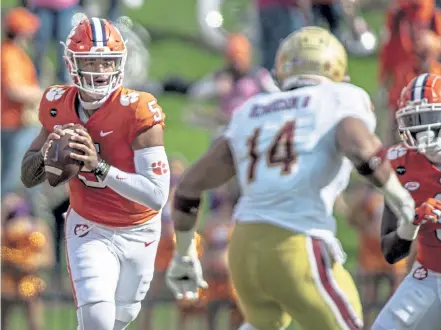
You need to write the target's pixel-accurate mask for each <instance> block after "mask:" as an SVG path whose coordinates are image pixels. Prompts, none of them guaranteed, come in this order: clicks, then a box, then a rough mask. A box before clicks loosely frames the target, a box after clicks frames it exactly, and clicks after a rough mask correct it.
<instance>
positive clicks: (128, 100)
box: [120, 92, 139, 107]
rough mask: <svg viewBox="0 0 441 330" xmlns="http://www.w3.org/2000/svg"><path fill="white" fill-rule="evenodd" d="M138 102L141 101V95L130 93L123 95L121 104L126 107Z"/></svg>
mask: <svg viewBox="0 0 441 330" xmlns="http://www.w3.org/2000/svg"><path fill="white" fill-rule="evenodd" d="M138 100H139V93H136V92H130V93H128V94H126V95H121V98H120V103H121V105H123V106H125V107H126V106H128V105H130V104H132V103H135V102H137V101H138Z"/></svg>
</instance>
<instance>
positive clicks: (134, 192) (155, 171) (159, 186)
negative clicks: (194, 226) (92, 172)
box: [104, 146, 170, 211]
mask: <svg viewBox="0 0 441 330" xmlns="http://www.w3.org/2000/svg"><path fill="white" fill-rule="evenodd" d="M134 157H135V168H136V173H127V172H123V171H121V170H119V169H117V168H116V167H113V166H111V167H110V170H109V173H107V176H106V178H105V179H104V183H105V184H106V185H107V186H109V188H111V189H112V190H114V191H115V192H117V193H118V194H120V195H121V196H123V197H125V198H127V199H129V200H131V201H134V202H136V203H139V204H141V205H144V206H147V207H149V208H151V209H153V210H157V211H159V210H160V209H161V208H162V207H163V206H164V205H165V203H166V202H167V200H168V195H169V189H170V169H169V165H168V160H167V154H166V153H165V149H164V147H162V146H160V147H151V148H145V149H141V150H135V155H134Z"/></svg>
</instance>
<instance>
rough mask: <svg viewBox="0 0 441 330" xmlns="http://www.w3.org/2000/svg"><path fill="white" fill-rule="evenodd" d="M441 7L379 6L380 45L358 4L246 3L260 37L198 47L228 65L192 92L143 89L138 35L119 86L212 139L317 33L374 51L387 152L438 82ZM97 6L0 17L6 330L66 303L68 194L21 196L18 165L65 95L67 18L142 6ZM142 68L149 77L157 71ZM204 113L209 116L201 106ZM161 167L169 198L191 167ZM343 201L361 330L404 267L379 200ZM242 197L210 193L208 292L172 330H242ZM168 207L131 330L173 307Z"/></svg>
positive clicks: (155, 84) (204, 249) (40, 7)
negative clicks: (169, 99)
mask: <svg viewBox="0 0 441 330" xmlns="http://www.w3.org/2000/svg"><path fill="white" fill-rule="evenodd" d="M152 1H156V0H152ZM158 1H159V0H158ZM207 1H208V0H207ZM210 1H211V0H210ZM253 2H254V3H253ZM439 2H441V1H435V0H391V1H386V2H381V1H376V2H375V3H376V5H377V6H380V7H379V8H387V10H386V11H383V12H385V13H386V14H385V26H384V29H383V33H381V34H380V35H379V36H376V35H375V34H374V33H373V32H372V31H371V29H370V27H369V26H368V24H367V23H366V21H365V20H364V19H363V18H362V16H361V15H360V11H359V9H360V8H361V6H362V5H363V4H362V3H359V2H358V1H355V0H341V1H339V0H297V1H293V0H254V1H253V0H250V5H253V8H254V12H255V14H256V22H257V23H256V24H257V25H258V26H260V28H259V29H257V31H258V36H257V37H256V36H255V35H248V34H247V33H240V32H239V33H227V32H225V31H224V32H222V37H223V38H224V39H223V40H221V41H220V42H219V43H216V42H215V40H214V37H213V39H210V40H208V41H207V40H206V41H205V42H206V43H208V44H210V43H212V44H213V45H214V46H215V48H218V49H220V51H221V52H222V53H223V56H224V59H225V64H224V65H223V66H222V67H220V68H213V71H212V72H207V75H206V76H204V77H201V78H200V79H199V80H195V81H189V80H188V79H185V78H184V77H179V76H172V77H169V78H167V79H165V80H164V81H152V80H149V78H148V76H147V70H148V67H147V64H146V61H148V51H147V50H146V49H145V48H146V47H145V45H144V44H143V40H145V39H144V35H143V32H142V30H138V31H135V30H134V29H131V28H126V29H123V31H122V32H123V34H127V36H128V42H129V44H128V47H129V57H128V64H127V65H128V69H127V70H126V72H129V73H128V74H127V77H126V85H127V87H132V88H136V89H140V90H144V91H148V92H151V93H153V94H154V95H158V94H161V93H179V94H184V95H185V96H186V97H187V98H188V99H189V100H190V101H191V104H192V106H191V111H189V112H188V113H187V114H186V118H187V124H190V125H197V126H202V127H204V128H209V129H210V132H212V138H213V139H214V138H215V137H216V135H217V134H218V133H219V132H220V131H221V130H222V128H223V127H224V126H225V125H226V124H227V123H228V121H229V118H230V117H231V114H232V113H233V112H234V111H235V109H237V107H239V106H240V105H241V104H243V103H244V102H245V101H246V100H247V99H248V98H250V97H252V96H253V95H255V94H258V93H271V92H275V91H278V87H277V82H275V81H273V79H272V75H271V70H272V68H273V64H274V57H275V52H276V50H277V47H278V45H279V41H280V40H281V39H283V38H284V37H286V36H287V35H288V34H289V33H291V32H292V31H294V30H296V29H299V28H300V27H302V26H305V25H312V24H319V25H325V26H328V27H329V29H330V31H331V32H332V33H334V34H335V35H336V36H337V37H338V38H340V39H341V40H342V41H343V43H344V44H345V45H346V47H347V49H348V51H349V53H350V54H351V55H353V56H376V55H373V54H374V53H376V51H377V48H378V56H379V73H378V84H379V86H380V89H379V94H378V95H376V96H375V99H378V100H383V99H384V100H385V101H387V102H385V103H384V104H383V103H381V102H380V106H382V107H383V108H384V109H389V121H388V122H387V123H388V124H387V127H384V128H383V130H384V132H383V133H384V134H383V137H384V138H385V139H386V141H388V142H389V144H391V143H393V142H396V141H397V138H396V136H395V135H396V134H395V130H394V127H395V120H394V113H395V111H396V103H397V99H398V97H399V93H400V90H401V88H402V87H403V86H404V85H406V84H407V82H408V81H409V80H410V79H411V78H412V77H414V76H415V75H417V74H419V73H423V72H433V73H437V74H441V63H440V62H439V58H440V53H441V41H440V40H441V39H440V38H441V14H440V12H439V11H438V9H437V8H436V5H437V4H438V5H439V4H440V3H439ZM103 4H104V2H101V1H87V0H83V1H79V0H25V1H22V3H21V4H19V5H21V6H19V7H15V8H9V9H5V10H3V12H2V15H3V20H2V24H3V26H2V31H3V36H2V45H1V52H2V54H1V55H2V56H1V79H2V81H1V83H2V84H1V107H2V110H1V198H2V201H1V203H2V205H1V206H2V207H1V224H2V228H1V229H2V231H1V244H2V250H1V253H2V276H1V291H2V295H1V302H2V309H1V313H2V314H1V317H2V324H1V326H2V329H5V330H7V329H12V328H8V323H7V322H8V315H9V313H10V311H11V307H12V306H14V305H16V304H19V305H21V306H23V307H24V310H25V313H26V319H27V321H28V322H27V323H28V326H29V329H32V330H40V329H41V330H42V329H46V328H45V326H44V320H43V314H42V311H43V301H44V299H43V298H44V297H45V295H50V294H51V292H52V293H57V294H59V293H65V294H66V295H69V294H70V288H69V283H66V278H67V276H66V273H65V269H64V268H65V261H64V255H63V253H64V248H63V244H64V242H63V230H64V213H65V212H66V210H67V208H68V206H69V197H68V196H69V195H68V194H69V192H68V188H67V186H64V187H61V188H56V189H54V188H49V186H40V187H36V188H33V189H24V187H23V186H22V185H21V182H20V163H21V159H22V157H23V155H24V153H25V151H26V150H27V148H28V147H29V144H30V142H31V141H32V139H33V138H34V136H35V135H36V134H37V133H38V131H39V129H40V126H39V121H38V104H39V101H40V98H41V95H42V92H43V90H44V89H45V88H46V87H48V86H49V85H51V84H69V77H68V74H67V72H66V67H65V65H64V59H63V47H62V46H61V45H59V41H65V40H66V38H67V36H68V34H69V31H70V30H71V28H72V24H73V23H72V22H73V18H74V15H75V14H77V13H80V12H82V13H85V14H86V15H89V16H92V15H99V16H102V17H105V18H108V19H110V20H112V21H118V20H119V17H121V16H122V15H123V14H124V7H125V6H140V5H142V1H135V0H130V1H129V0H127V1H125V2H124V3H123V2H121V1H118V0H111V1H109V2H107V3H106V4H107V6H104V7H103ZM120 21H121V20H120ZM207 22H208V24H207V25H206V26H203V25H201V29H212V30H213V31H201V38H202V39H203V38H204V35H205V36H213V35H215V33H217V31H215V30H216V29H217V28H218V27H216V26H215V25H213V24H212V22H210V20H208V21H207ZM210 33H211V34H210ZM213 33H214V34H213ZM256 40H257V42H256ZM54 43H55V45H56V59H57V61H56V62H52V61H51V60H50V59H49V55H48V50H49V49H50V48H51V45H52V44H54ZM219 45H220V46H219ZM131 46H132V47H133V48H132V49H133V50H131V48H130V47H131ZM131 52H132V53H131ZM131 56H132V57H131ZM150 65H153V66H154V63H150ZM144 67H145V69H144ZM130 72H132V74H131V73H130ZM139 72H141V75H140V74H139ZM349 79H350V77H349V76H348V80H349ZM381 96H383V99H382V98H381ZM378 100H377V101H378ZM206 101H210V102H211V104H212V105H210V106H208V105H207V104H206V103H205V102H206ZM213 104H214V106H213ZM379 111H383V109H381V110H379ZM169 134H170V133H169ZM169 157H170V164H171V165H170V166H171V173H172V178H171V185H172V189H171V193H170V196H173V186H174V185H175V184H176V182H177V181H178V180H179V176H180V175H181V173H182V172H183V171H184V170H185V168H186V166H187V160H186V159H185V157H183V156H182V155H179V154H172V155H169ZM345 195H346V196H350V198H344V199H342V201H341V202H340V203H339V205H338V207H337V212H339V213H340V214H341V215H343V216H344V217H345V218H346V219H347V221H348V222H349V224H350V225H351V226H352V227H353V228H354V229H355V230H356V231H357V232H358V233H359V235H360V238H359V242H360V249H359V255H358V268H357V274H358V275H360V276H359V278H364V279H365V280H363V281H360V282H359V285H360V292H361V295H362V299H363V300H364V303H363V306H364V308H365V317H366V325H367V327H368V326H369V318H370V317H372V316H369V315H370V313H373V311H375V310H376V308H377V307H378V304H379V303H381V302H384V299H386V298H387V295H389V294H390V293H391V292H392V291H393V290H394V288H395V287H396V285H397V283H399V281H400V279H401V278H402V276H403V275H404V274H405V272H406V263H405V262H403V263H399V264H398V265H395V266H390V265H388V264H387V263H386V262H385V261H384V259H383V256H382V254H381V251H380V243H379V237H380V235H379V228H380V221H381V214H382V208H383V200H382V196H381V195H380V194H379V193H377V192H376V191H375V189H372V188H370V187H369V186H367V185H365V184H364V183H360V182H356V183H354V184H352V185H351V187H350V188H349V190H348V192H347V193H346V194H345ZM238 196H239V191H238V187H237V185H236V184H235V182H230V183H228V184H227V185H225V186H224V187H222V188H220V189H218V190H216V191H213V192H211V193H210V196H209V197H210V198H209V203H208V204H209V205H208V207H207V209H208V210H207V213H206V215H205V219H204V223H205V224H206V225H205V226H204V228H203V229H202V230H201V231H200V232H199V234H200V253H201V260H202V264H203V266H204V268H205V269H207V271H206V278H207V280H208V282H209V284H210V287H209V289H207V290H206V291H204V292H202V293H201V296H202V298H201V300H200V301H199V302H198V303H196V304H186V303H185V302H184V303H181V304H180V305H179V306H178V310H179V319H180V321H181V322H182V324H184V325H181V326H180V329H192V327H191V326H189V327H186V326H185V324H186V322H187V320H188V319H189V317H194V316H195V317H198V318H200V319H203V320H204V322H206V324H207V325H206V327H205V328H206V329H215V328H216V327H215V323H216V322H215V320H216V314H217V312H218V311H219V310H221V309H225V308H226V309H227V310H228V311H229V313H231V315H230V316H231V317H230V326H231V329H237V327H238V325H239V324H240V323H241V315H240V312H239V311H238V309H237V307H236V305H235V295H234V290H233V289H232V288H231V286H230V283H229V280H228V272H227V264H226V249H227V246H228V239H229V234H230V232H231V229H232V228H231V226H232V221H231V215H232V210H233V207H234V205H235V202H236V200H237V198H238ZM169 205H170V201H169V203H168V204H167V205H166V207H165V209H164V211H163V227H162V233H163V235H162V240H161V243H160V246H159V250H158V256H157V260H156V269H155V270H156V275H155V277H154V281H153V283H152V286H151V289H150V292H149V294H148V298H147V301H146V306H145V313H141V315H140V320H138V328H139V329H152V325H151V324H150V321H151V319H152V317H151V315H152V313H153V310H154V308H155V307H156V306H157V305H158V304H161V303H163V302H171V301H173V299H172V296H171V294H170V292H168V289H167V288H166V287H165V284H164V272H165V270H166V268H167V265H168V262H169V260H170V258H171V255H172V252H173V246H174V234H173V223H172V219H171V215H170V206H169ZM384 281H386V282H387V284H386V287H387V290H386V296H384V294H383V293H384V289H383V288H384V284H382V283H384ZM48 283H50V285H49V284H48Z"/></svg>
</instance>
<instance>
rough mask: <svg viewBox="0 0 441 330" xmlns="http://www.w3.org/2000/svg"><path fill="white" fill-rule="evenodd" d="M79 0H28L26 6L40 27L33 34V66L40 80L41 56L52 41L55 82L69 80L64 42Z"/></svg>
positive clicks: (61, 82)
mask: <svg viewBox="0 0 441 330" xmlns="http://www.w3.org/2000/svg"><path fill="white" fill-rule="evenodd" d="M78 3H79V0H28V7H29V8H30V9H31V10H32V11H33V12H34V13H35V14H36V15H37V16H38V17H39V18H40V22H41V24H40V28H39V29H38V31H37V34H36V36H35V44H34V48H35V66H36V68H37V74H38V76H39V79H40V80H41V79H42V78H41V74H42V63H43V57H44V56H45V55H46V54H47V51H48V49H49V48H50V46H51V43H52V41H55V42H56V47H57V63H56V67H57V73H56V77H57V83H59V84H66V83H68V82H69V79H70V78H69V74H68V72H67V69H66V65H65V64H64V57H63V56H64V48H63V46H62V45H61V44H60V41H62V42H65V41H66V39H67V36H68V34H69V32H70V30H71V29H72V18H73V16H74V15H75V13H77V11H78Z"/></svg>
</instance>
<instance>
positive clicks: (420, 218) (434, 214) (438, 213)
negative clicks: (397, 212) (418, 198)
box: [413, 198, 441, 225]
mask: <svg viewBox="0 0 441 330" xmlns="http://www.w3.org/2000/svg"><path fill="white" fill-rule="evenodd" d="M440 219H441V201H439V200H437V199H435V198H429V199H428V200H426V201H425V202H424V203H423V204H421V205H420V206H419V207H417V208H416V214H415V220H414V221H413V224H414V225H423V224H425V223H426V222H432V223H437V222H438V221H440Z"/></svg>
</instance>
